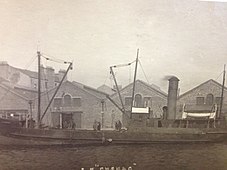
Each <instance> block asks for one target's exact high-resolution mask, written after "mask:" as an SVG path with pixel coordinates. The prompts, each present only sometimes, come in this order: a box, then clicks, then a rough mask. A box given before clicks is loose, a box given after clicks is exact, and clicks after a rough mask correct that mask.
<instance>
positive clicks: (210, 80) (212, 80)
mask: <svg viewBox="0 0 227 170" xmlns="http://www.w3.org/2000/svg"><path fill="white" fill-rule="evenodd" d="M208 82H214V83H215V84H217V85H218V86H222V84H220V83H218V82H217V81H215V80H214V79H209V80H207V81H205V82H203V83H201V84H199V85H197V86H195V87H194V88H192V89H190V90H188V91H186V92H185V93H183V94H182V95H180V96H179V99H180V98H181V97H183V96H185V95H186V94H188V93H190V92H192V91H193V90H195V89H197V88H199V87H201V86H203V85H204V84H206V83H208ZM224 89H225V90H227V88H226V87H224Z"/></svg>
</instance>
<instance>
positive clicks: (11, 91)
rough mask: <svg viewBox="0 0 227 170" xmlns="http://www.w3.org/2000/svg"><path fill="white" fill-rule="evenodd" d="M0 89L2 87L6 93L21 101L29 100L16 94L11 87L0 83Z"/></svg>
mask: <svg viewBox="0 0 227 170" xmlns="http://www.w3.org/2000/svg"><path fill="white" fill-rule="evenodd" d="M0 87H2V88H3V89H5V90H7V91H8V92H10V93H12V94H14V95H16V96H18V97H20V98H21V99H23V100H25V101H29V99H28V98H27V97H26V96H24V95H21V94H19V93H17V92H16V91H15V90H14V89H13V88H12V87H10V86H7V85H6V84H2V83H0Z"/></svg>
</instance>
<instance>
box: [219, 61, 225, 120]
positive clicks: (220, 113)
mask: <svg viewBox="0 0 227 170" xmlns="http://www.w3.org/2000/svg"><path fill="white" fill-rule="evenodd" d="M224 88H225V65H224V72H223V82H222V89H221V103H220V109H219V117H220V118H221V116H222V106H223V97H224Z"/></svg>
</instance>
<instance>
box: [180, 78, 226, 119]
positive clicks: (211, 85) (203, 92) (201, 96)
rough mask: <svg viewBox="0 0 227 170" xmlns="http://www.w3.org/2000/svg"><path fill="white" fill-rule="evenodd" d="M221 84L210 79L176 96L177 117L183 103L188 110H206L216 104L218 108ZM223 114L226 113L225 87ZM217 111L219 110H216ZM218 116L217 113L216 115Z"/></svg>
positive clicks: (209, 109)
mask: <svg viewBox="0 0 227 170" xmlns="http://www.w3.org/2000/svg"><path fill="white" fill-rule="evenodd" d="M221 93H222V85H221V84H220V83H218V82H216V81H214V80H212V79H210V80H208V81H206V82H204V83H202V84H200V85H198V86H196V87H195V88H193V89H191V90H189V91H187V92H185V93H184V94H182V95H180V96H179V97H178V101H177V118H181V117H182V109H183V105H185V109H186V110H188V111H194V112H196V111H198V112H203V111H204V112H206V111H211V110H212V109H213V105H214V104H217V105H218V109H219V108H220V103H221ZM222 112H223V115H225V114H226V113H227V88H226V87H225V88H224V97H223V108H222ZM218 113H219V112H218ZM217 117H219V115H217Z"/></svg>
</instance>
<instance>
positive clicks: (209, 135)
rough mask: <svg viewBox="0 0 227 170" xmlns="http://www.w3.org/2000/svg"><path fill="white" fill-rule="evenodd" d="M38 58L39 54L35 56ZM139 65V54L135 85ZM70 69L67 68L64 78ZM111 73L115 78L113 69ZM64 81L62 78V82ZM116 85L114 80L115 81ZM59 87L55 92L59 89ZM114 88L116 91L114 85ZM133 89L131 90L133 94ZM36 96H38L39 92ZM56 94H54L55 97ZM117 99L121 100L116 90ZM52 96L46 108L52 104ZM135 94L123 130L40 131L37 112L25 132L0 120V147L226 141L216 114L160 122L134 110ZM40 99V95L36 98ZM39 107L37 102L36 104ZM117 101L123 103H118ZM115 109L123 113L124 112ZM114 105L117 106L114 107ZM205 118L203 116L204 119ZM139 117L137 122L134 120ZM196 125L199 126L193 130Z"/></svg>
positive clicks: (174, 85) (172, 95)
mask: <svg viewBox="0 0 227 170" xmlns="http://www.w3.org/2000/svg"><path fill="white" fill-rule="evenodd" d="M38 56H40V53H38ZM137 63H138V53H137V59H136V68H135V76H134V84H135V80H136V69H137ZM70 68H71V64H70V65H69V67H68V69H67V71H66V73H65V75H66V74H67V72H68V71H69V69H70ZM111 73H112V74H114V72H113V70H112V67H111ZM63 79H64V77H63V78H62V81H63ZM114 79H115V78H114ZM62 81H61V82H62ZM178 81H179V80H178V79H177V78H176V77H172V78H170V79H169V91H168V113H167V114H172V115H174V114H175V112H176V99H177V90H178ZM115 82H116V80H115ZM60 86H61V83H60V84H59V86H58V88H57V90H58V89H59V88H60ZM116 87H118V85H117V83H116ZM134 88H135V86H133V91H134ZM38 90H39V93H38V94H40V89H38ZM57 90H56V92H55V94H56V93H57ZM117 91H118V94H119V97H121V95H120V92H119V90H118V89H117ZM108 97H109V96H107V98H108ZM53 98H54V95H53V96H52V99H51V100H50V103H49V104H48V106H50V104H51V102H52V101H53ZM133 98H134V93H133V94H132V104H131V106H132V107H131V110H130V115H128V121H127V122H128V124H127V128H126V129H121V128H120V129H118V130H113V129H112V130H104V129H102V130H97V129H95V130H87V129H67V130H64V129H54V128H43V127H41V121H42V118H43V116H44V115H45V113H46V110H47V109H48V107H47V108H46V110H45V112H44V114H43V115H42V116H41V114H40V109H39V108H38V122H37V125H38V126H37V127H36V128H24V127H21V126H20V123H19V121H16V120H10V119H0V134H1V136H0V144H2V145H31V146H32V145H48V146H49V145H73V146H75V145H78V146H82V145H95V146H97V145H109V144H154V143H201V142H222V141H225V140H226V139H227V129H225V120H221V119H218V120H216V119H215V118H216V112H217V109H216V110H215V111H214V112H210V113H206V114H199V113H197V114H194V113H186V111H185V112H184V113H185V114H184V116H183V118H182V119H178V120H175V119H168V118H167V117H168V115H167V116H166V115H164V116H163V118H162V119H154V118H151V117H150V109H149V108H136V107H134V106H133ZM39 99H40V95H39ZM110 100H111V99H110ZM38 101H39V103H38V106H39V107H40V100H38ZM120 101H122V100H121V99H120ZM121 103H122V108H121V107H120V106H118V108H119V109H120V110H121V111H122V113H123V114H126V113H125V108H124V106H123V102H121ZM114 104H115V105H117V104H116V103H114ZM195 115H196V117H205V118H204V119H188V118H187V116H191V117H193V116H195ZM204 115H205V116H204ZM138 117H139V120H138V119H137V118H138ZM196 125H201V126H200V127H199V126H196Z"/></svg>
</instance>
